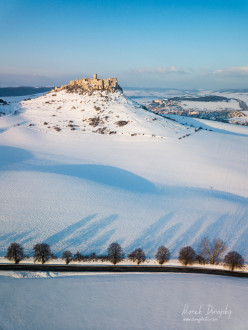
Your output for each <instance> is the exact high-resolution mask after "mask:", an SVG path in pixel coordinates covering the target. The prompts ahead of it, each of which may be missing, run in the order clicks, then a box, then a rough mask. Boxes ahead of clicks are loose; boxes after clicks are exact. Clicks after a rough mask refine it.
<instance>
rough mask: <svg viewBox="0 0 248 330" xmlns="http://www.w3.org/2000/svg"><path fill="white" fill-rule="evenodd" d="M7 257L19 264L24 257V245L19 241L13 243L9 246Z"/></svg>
mask: <svg viewBox="0 0 248 330" xmlns="http://www.w3.org/2000/svg"><path fill="white" fill-rule="evenodd" d="M6 258H7V259H9V260H13V261H14V262H15V264H18V263H19V262H20V261H21V260H22V259H23V258H24V252H23V247H22V246H21V245H20V244H19V243H11V244H10V246H9V247H8V251H7V254H6Z"/></svg>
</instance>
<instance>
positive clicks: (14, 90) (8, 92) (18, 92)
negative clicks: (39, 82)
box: [0, 87, 54, 97]
mask: <svg viewBox="0 0 248 330" xmlns="http://www.w3.org/2000/svg"><path fill="white" fill-rule="evenodd" d="M53 88H54V87H1V88H0V96H2V97H3V96H25V95H32V94H38V93H45V92H49V91H50V90H52V89H53Z"/></svg>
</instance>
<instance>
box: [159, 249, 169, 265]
mask: <svg viewBox="0 0 248 330" xmlns="http://www.w3.org/2000/svg"><path fill="white" fill-rule="evenodd" d="M156 259H157V260H158V262H159V264H160V265H163V264H164V263H165V262H167V261H169V260H170V251H169V249H167V248H166V247H165V246H163V245H161V246H160V247H159V248H158V251H157V253H156Z"/></svg>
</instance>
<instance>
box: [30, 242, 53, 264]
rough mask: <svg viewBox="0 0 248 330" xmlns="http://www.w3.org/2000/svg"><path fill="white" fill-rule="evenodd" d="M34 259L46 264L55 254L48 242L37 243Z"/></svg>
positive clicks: (34, 249)
mask: <svg viewBox="0 0 248 330" xmlns="http://www.w3.org/2000/svg"><path fill="white" fill-rule="evenodd" d="M33 256H34V261H41V263H42V264H44V263H45V262H46V261H47V260H48V259H50V258H51V257H52V256H53V254H52V252H51V248H50V246H49V245H48V244H46V243H41V244H35V245H34V247H33Z"/></svg>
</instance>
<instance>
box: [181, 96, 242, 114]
mask: <svg viewBox="0 0 248 330" xmlns="http://www.w3.org/2000/svg"><path fill="white" fill-rule="evenodd" d="M179 104H180V106H181V107H182V108H183V109H185V110H189V109H194V110H197V111H203V110H205V111H220V110H242V109H241V108H240V106H239V102H238V101H236V100H232V99H231V100H229V101H228V102H225V101H218V102H203V101H181V102H180V103H179Z"/></svg>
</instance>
